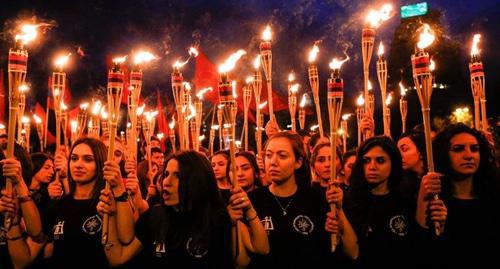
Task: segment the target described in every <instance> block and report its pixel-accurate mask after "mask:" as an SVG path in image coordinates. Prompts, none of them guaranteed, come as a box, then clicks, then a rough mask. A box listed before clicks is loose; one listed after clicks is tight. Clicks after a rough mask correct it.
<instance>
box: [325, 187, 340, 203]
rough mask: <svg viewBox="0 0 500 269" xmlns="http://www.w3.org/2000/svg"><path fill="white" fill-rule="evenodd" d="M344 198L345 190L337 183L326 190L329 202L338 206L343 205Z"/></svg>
mask: <svg viewBox="0 0 500 269" xmlns="http://www.w3.org/2000/svg"><path fill="white" fill-rule="evenodd" d="M343 199H344V192H343V191H342V189H341V188H340V187H338V186H336V185H335V184H331V185H330V188H328V190H327V191H326V201H328V203H329V204H335V205H337V207H338V208H341V207H342V200H343Z"/></svg>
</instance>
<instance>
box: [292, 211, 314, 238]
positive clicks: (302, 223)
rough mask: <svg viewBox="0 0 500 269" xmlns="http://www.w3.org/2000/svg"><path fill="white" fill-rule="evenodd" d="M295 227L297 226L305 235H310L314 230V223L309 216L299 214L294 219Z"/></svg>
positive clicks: (297, 229) (296, 228)
mask: <svg viewBox="0 0 500 269" xmlns="http://www.w3.org/2000/svg"><path fill="white" fill-rule="evenodd" d="M293 228H295V231H297V232H299V233H301V234H303V235H308V234H310V233H312V231H313V230H314V223H313V222H312V221H311V219H310V218H309V217H308V216H305V215H298V216H297V217H296V218H295V219H294V220H293Z"/></svg>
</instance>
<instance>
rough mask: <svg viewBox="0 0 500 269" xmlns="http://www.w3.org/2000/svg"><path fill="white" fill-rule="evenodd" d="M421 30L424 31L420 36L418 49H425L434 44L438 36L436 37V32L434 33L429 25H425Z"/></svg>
mask: <svg viewBox="0 0 500 269" xmlns="http://www.w3.org/2000/svg"><path fill="white" fill-rule="evenodd" d="M421 29H422V30H421V32H420V35H419V40H418V43H417V47H418V48H419V49H425V48H427V47H428V46H430V45H431V44H432V43H433V42H434V40H435V39H436V36H435V35H434V32H433V31H432V29H431V27H430V26H429V24H427V23H424V25H423V26H422V27H421Z"/></svg>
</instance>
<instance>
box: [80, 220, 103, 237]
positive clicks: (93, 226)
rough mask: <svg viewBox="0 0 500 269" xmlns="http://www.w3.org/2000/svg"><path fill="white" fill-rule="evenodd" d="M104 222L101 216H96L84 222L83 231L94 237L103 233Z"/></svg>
mask: <svg viewBox="0 0 500 269" xmlns="http://www.w3.org/2000/svg"><path fill="white" fill-rule="evenodd" d="M101 228H102V221H101V218H100V217H99V215H94V216H92V217H90V218H88V219H86V220H85V221H84V222H83V225H82V231H83V232H84V233H86V234H89V235H94V234H96V233H98V232H100V231H101Z"/></svg>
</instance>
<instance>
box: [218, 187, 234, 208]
mask: <svg viewBox="0 0 500 269" xmlns="http://www.w3.org/2000/svg"><path fill="white" fill-rule="evenodd" d="M219 192H220V195H221V196H222V201H224V204H225V205H227V203H229V198H231V195H232V194H231V190H230V189H219Z"/></svg>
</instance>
